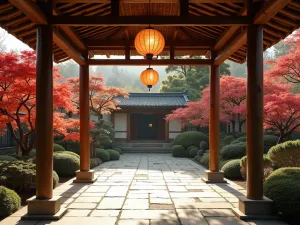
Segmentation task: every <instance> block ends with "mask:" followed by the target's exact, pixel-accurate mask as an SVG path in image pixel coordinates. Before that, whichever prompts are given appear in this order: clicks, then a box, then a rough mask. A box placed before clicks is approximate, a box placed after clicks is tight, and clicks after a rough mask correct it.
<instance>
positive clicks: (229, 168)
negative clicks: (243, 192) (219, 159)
mask: <svg viewBox="0 0 300 225" xmlns="http://www.w3.org/2000/svg"><path fill="white" fill-rule="evenodd" d="M222 171H223V172H224V176H225V177H226V178H229V179H240V178H241V177H242V176H241V172H240V171H241V166H240V160H239V159H234V160H231V161H229V162H227V163H226V164H225V165H224V166H223V167H222Z"/></svg>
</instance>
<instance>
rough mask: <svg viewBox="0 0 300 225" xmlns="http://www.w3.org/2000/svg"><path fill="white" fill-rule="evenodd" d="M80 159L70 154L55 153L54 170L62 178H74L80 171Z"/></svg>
mask: <svg viewBox="0 0 300 225" xmlns="http://www.w3.org/2000/svg"><path fill="white" fill-rule="evenodd" d="M79 165H80V163H79V158H78V157H76V156H73V155H70V154H64V153H55V154H54V155H53V169H54V171H55V172H56V173H57V174H58V175H59V176H62V177H70V176H74V175H75V172H76V171H77V170H79Z"/></svg>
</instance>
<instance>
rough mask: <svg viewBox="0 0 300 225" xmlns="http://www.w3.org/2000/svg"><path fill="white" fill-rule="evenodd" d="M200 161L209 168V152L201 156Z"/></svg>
mask: <svg viewBox="0 0 300 225" xmlns="http://www.w3.org/2000/svg"><path fill="white" fill-rule="evenodd" d="M199 163H200V164H201V165H202V166H204V167H206V168H208V167H209V154H208V153H204V155H203V156H202V157H201V159H200V161H199Z"/></svg>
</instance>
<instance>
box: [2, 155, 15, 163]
mask: <svg viewBox="0 0 300 225" xmlns="http://www.w3.org/2000/svg"><path fill="white" fill-rule="evenodd" d="M0 161H9V162H12V161H17V159H16V158H14V157H12V156H9V155H0Z"/></svg>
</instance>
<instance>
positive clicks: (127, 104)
mask: <svg viewBox="0 0 300 225" xmlns="http://www.w3.org/2000/svg"><path fill="white" fill-rule="evenodd" d="M118 99H119V101H120V103H119V105H118V106H119V107H120V108H121V110H120V111H116V112H114V113H113V114H112V115H111V118H110V120H111V122H112V123H113V125H114V128H115V132H116V134H115V138H116V141H117V142H147V141H155V142H170V141H171V140H173V139H174V138H175V137H176V136H177V135H178V134H179V133H180V132H181V129H182V126H181V121H170V122H168V121H166V120H165V117H166V115H167V114H169V113H171V112H172V111H173V110H175V109H177V108H179V107H183V106H184V105H185V104H186V103H187V102H188V101H189V99H188V93H187V92H176V93H130V95H129V98H124V97H119V98H118Z"/></svg>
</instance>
